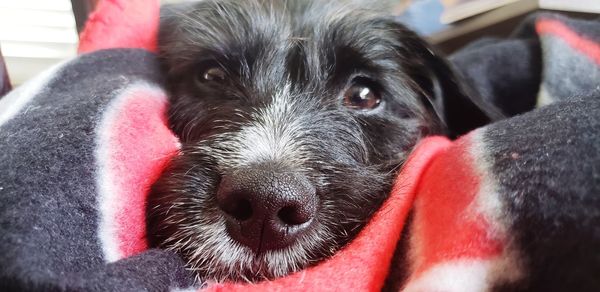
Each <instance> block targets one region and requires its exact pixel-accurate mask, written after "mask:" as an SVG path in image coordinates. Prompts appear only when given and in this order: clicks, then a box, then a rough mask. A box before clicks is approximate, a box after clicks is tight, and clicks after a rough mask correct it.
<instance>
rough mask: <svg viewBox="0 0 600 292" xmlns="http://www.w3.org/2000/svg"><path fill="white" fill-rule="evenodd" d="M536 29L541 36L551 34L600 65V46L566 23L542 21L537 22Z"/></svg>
mask: <svg viewBox="0 0 600 292" xmlns="http://www.w3.org/2000/svg"><path fill="white" fill-rule="evenodd" d="M535 29H536V31H537V32H538V34H540V35H544V34H551V35H555V36H558V37H560V38H562V39H563V40H565V41H566V42H567V43H568V44H569V45H570V46H571V47H573V48H575V49H577V50H578V51H580V52H581V53H583V54H585V55H586V56H588V57H590V58H591V59H592V60H593V61H594V62H596V63H597V64H598V65H600V44H598V43H597V42H594V41H592V40H589V39H587V38H585V37H583V36H581V35H579V34H577V33H576V32H574V31H573V30H571V28H569V27H568V26H567V25H565V24H564V23H562V22H560V21H558V20H554V19H540V20H538V21H537V22H536V24H535Z"/></svg>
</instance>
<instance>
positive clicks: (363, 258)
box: [207, 137, 451, 291]
mask: <svg viewBox="0 0 600 292" xmlns="http://www.w3.org/2000/svg"><path fill="white" fill-rule="evenodd" d="M450 144H451V142H450V141H449V140H447V139H446V138H443V137H432V138H427V139H425V140H423V141H422V142H421V143H420V144H419V146H418V147H417V148H416V149H415V151H414V152H413V153H412V154H411V156H410V158H409V159H408V161H407V162H406V164H405V165H404V167H403V170H402V172H401V173H400V175H399V176H398V179H397V180H396V182H395V184H394V188H393V190H392V193H391V195H390V197H389V198H388V200H386V202H385V203H384V205H383V206H382V207H381V209H380V210H379V211H378V212H377V213H376V214H375V215H374V216H373V218H372V219H371V221H370V222H369V224H368V225H367V226H366V227H365V228H364V229H363V230H362V232H361V233H360V234H359V235H358V237H357V238H356V239H355V240H354V241H352V242H351V243H350V244H349V245H348V246H347V247H346V248H344V249H342V250H341V251H340V252H338V253H337V254H336V255H335V256H334V257H332V258H331V259H329V260H327V261H325V262H323V263H321V264H319V265H317V266H315V267H312V268H309V269H306V270H304V271H301V272H298V273H295V274H292V275H290V276H287V277H285V278H281V279H277V280H274V281H266V282H261V283H258V284H254V285H244V284H216V285H212V286H209V287H208V288H207V290H208V291H379V290H381V287H382V286H383V283H384V280H385V277H386V276H387V273H388V271H389V268H390V262H391V258H392V255H393V253H394V250H395V248H396V244H397V242H398V239H399V238H400V232H401V231H402V227H403V226H404V223H405V220H406V216H407V214H408V212H409V210H410V208H411V207H412V204H413V199H414V195H415V190H416V188H417V185H418V183H419V178H420V177H421V175H422V174H423V172H424V171H425V170H426V169H427V167H428V165H429V162H430V161H432V160H433V159H434V157H436V156H438V155H440V153H442V152H444V151H445V150H446V149H447V148H448V147H449V146H450Z"/></svg>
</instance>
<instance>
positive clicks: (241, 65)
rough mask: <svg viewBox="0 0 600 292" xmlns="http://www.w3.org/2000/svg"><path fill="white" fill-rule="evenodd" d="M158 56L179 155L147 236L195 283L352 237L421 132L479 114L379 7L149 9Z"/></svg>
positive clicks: (422, 46) (154, 199) (266, 273)
mask: <svg viewBox="0 0 600 292" xmlns="http://www.w3.org/2000/svg"><path fill="white" fill-rule="evenodd" d="M159 55H160V58H161V61H162V66H163V69H164V71H165V72H166V84H167V88H168V91H169V94H170V98H171V99H170V103H171V105H170V109H169V123H170V126H171V128H172V130H173V132H174V133H175V134H176V135H177V136H178V137H179V138H180V140H181V145H182V146H181V150H180V153H179V155H177V156H176V157H175V158H174V159H173V161H172V162H171V163H170V165H169V166H168V167H167V168H166V170H165V171H164V173H163V174H162V175H161V177H160V178H159V180H158V181H157V182H156V183H155V184H154V185H153V187H152V189H151V194H150V196H149V201H148V207H147V217H148V219H147V227H148V238H149V242H150V244H151V246H153V247H159V248H164V249H168V250H173V251H175V252H177V253H178V254H179V255H181V256H182V258H183V259H184V260H185V261H186V262H187V267H188V268H189V269H190V270H192V271H193V272H194V273H195V274H196V275H197V276H198V279H202V281H217V282H220V281H258V280H262V279H272V278H276V277H281V276H284V275H286V274H289V273H292V272H294V271H298V270H300V269H303V268H305V267H307V266H310V265H314V264H315V263H317V262H319V261H321V260H323V259H326V258H327V257H329V256H331V255H333V254H334V253H335V252H336V251H337V250H339V249H340V248H342V247H343V246H344V245H346V244H347V243H348V242H349V241H350V240H352V238H354V237H355V236H356V235H357V234H358V232H359V231H360V230H361V228H362V227H363V226H364V225H365V224H366V222H368V220H369V218H370V217H371V216H372V215H373V213H374V212H375V211H376V210H377V209H378V208H379V206H380V205H381V204H382V202H383V201H384V200H385V199H386V196H387V195H388V193H389V192H390V189H391V186H392V182H393V180H394V178H395V176H396V174H397V172H398V170H399V168H400V167H401V166H402V164H403V162H404V161H405V159H406V158H407V156H408V155H409V153H410V152H411V150H412V149H413V147H414V146H415V145H416V144H417V142H418V141H419V140H420V139H422V138H423V137H425V136H428V135H432V134H443V135H448V136H450V137H455V136H458V135H460V134H462V133H465V132H467V131H469V130H470V129H473V128H476V127H479V126H481V125H484V124H486V123H488V122H489V121H490V120H492V119H494V115H495V113H494V111H493V109H490V108H489V107H487V106H486V105H485V103H484V102H483V101H482V100H481V99H479V98H477V97H475V96H473V95H471V94H468V92H467V91H468V90H466V89H465V88H464V86H463V85H462V84H461V82H460V81H459V80H458V78H457V76H456V75H455V73H454V72H453V70H452V68H451V67H450V65H449V64H448V63H447V62H446V61H445V60H444V58H443V57H441V56H439V55H437V54H436V53H435V52H434V50H433V49H432V48H430V46H429V45H428V44H427V43H426V42H425V41H424V40H422V39H421V38H420V37H418V36H417V35H416V34H415V33H413V32H412V31H410V30H409V29H407V28H406V27H404V26H403V25H401V24H399V23H397V22H396V21H395V20H394V19H393V18H392V17H391V16H389V17H388V16H385V15H383V14H382V13H380V12H378V11H376V10H369V9H365V8H364V7H361V6H357V5H356V4H352V3H344V2H342V1H319V0H312V1H276V0H250V1H236V0H205V1H201V2H197V3H193V4H184V5H180V6H173V7H171V8H169V9H163V12H162V16H161V26H160V31H159Z"/></svg>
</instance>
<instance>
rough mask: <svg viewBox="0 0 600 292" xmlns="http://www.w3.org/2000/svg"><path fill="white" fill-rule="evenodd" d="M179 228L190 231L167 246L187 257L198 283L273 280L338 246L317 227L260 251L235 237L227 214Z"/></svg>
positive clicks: (315, 260)
mask: <svg viewBox="0 0 600 292" xmlns="http://www.w3.org/2000/svg"><path fill="white" fill-rule="evenodd" d="M178 232H181V233H187V234H186V235H185V236H174V237H173V241H172V242H169V241H170V240H167V241H168V242H166V245H167V246H168V247H167V249H169V250H173V251H175V252H177V253H179V254H181V255H182V256H183V257H184V260H185V261H186V263H187V268H188V269H189V270H190V271H192V272H193V273H194V274H195V276H196V280H197V282H198V283H207V282H208V283H210V282H213V283H214V282H216V283H222V282H258V281H262V280H271V279H275V278H279V277H283V276H286V275H289V274H291V273H293V272H296V271H299V270H301V269H304V268H306V267H308V266H310V265H312V264H314V263H315V262H318V261H319V260H321V259H323V258H326V257H328V256H330V255H331V254H333V253H334V252H335V251H336V250H337V249H338V248H337V247H335V246H331V245H330V244H329V246H328V245H326V239H327V238H328V235H327V233H328V232H326V230H325V229H324V228H315V230H314V232H310V233H307V234H305V235H303V236H301V237H299V238H298V239H297V240H296V242H294V243H293V244H291V245H289V246H287V247H285V248H282V249H276V250H266V251H264V252H261V253H259V254H257V253H255V252H254V251H252V250H251V249H250V248H249V247H247V246H245V245H242V244H240V243H239V242H237V241H235V240H234V239H232V238H231V237H230V236H229V235H228V233H227V231H226V227H225V220H224V219H223V218H220V219H219V220H217V221H216V222H213V223H212V224H210V225H206V224H204V225H203V224H198V225H196V226H189V228H186V229H183V230H181V231H178ZM179 235H183V234H179ZM174 238H178V240H176V241H175V239H174ZM183 238H186V239H183Z"/></svg>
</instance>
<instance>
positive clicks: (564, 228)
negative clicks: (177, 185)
mask: <svg viewBox="0 0 600 292" xmlns="http://www.w3.org/2000/svg"><path fill="white" fill-rule="evenodd" d="M157 25H158V1H145V0H130V1H119V0H111V1H101V2H100V3H99V6H98V9H97V11H96V12H95V13H94V14H93V15H92V16H91V18H90V22H89V23H88V25H87V27H86V30H85V32H84V33H83V34H82V36H81V45H80V52H81V53H82V55H80V56H79V57H77V58H75V59H73V60H69V61H66V62H64V63H62V64H59V65H57V66H55V67H54V68H52V69H50V70H48V71H46V72H44V73H42V74H40V75H39V76H38V77H37V78H35V79H34V80H32V81H30V82H29V83H27V84H25V85H23V86H21V87H18V88H17V89H15V90H14V91H12V92H11V93H9V94H8V95H7V96H6V97H4V98H2V99H1V100H0V236H1V237H2V240H0V290H2V291H140V290H148V291H167V290H181V289H192V290H195V289H201V290H203V291H238V290H239V291H242V290H243V291H248V290H251V291H252V290H254V291H280V290H285V291H307V290H309V291H319V290H323V291H325V290H327V291H329V290H339V291H348V290H351V291H377V290H381V289H385V290H403V291H485V290H544V291H558V290H563V291H564V290H579V291H594V290H598V289H599V288H600V278H598V277H597V275H599V274H600V248H599V246H600V196H598V195H597V194H599V193H600V168H599V167H598V165H600V93H599V89H598V85H599V84H600V81H599V80H600V78H598V77H600V75H599V72H600V45H599V42H600V35H598V33H597V32H598V31H600V30H599V29H598V28H600V22H598V21H582V20H575V19H568V18H565V17H562V16H559V15H550V14H538V15H534V16H532V17H531V18H529V19H528V20H527V21H526V22H525V23H523V25H522V26H521V28H520V29H519V31H518V32H517V33H516V34H515V35H514V36H513V37H512V38H510V39H507V40H484V41H481V42H478V43H475V44H473V45H471V46H469V47H468V48H466V49H465V50H463V51H461V52H459V53H458V54H456V55H454V56H452V58H451V60H452V62H453V63H454V64H455V66H456V67H457V70H458V71H459V72H460V74H461V75H463V77H464V79H465V80H466V82H467V84H468V85H470V86H469V87H470V91H471V92H470V93H471V94H480V95H481V96H482V97H484V98H485V99H487V100H489V101H490V102H494V103H495V104H497V105H498V106H499V107H500V108H501V109H502V110H503V111H504V112H505V113H507V114H509V115H514V114H519V115H517V116H514V117H511V118H508V119H506V120H503V121H499V122H497V123H494V124H491V125H488V126H486V127H483V128H480V129H477V130H475V131H473V132H471V133H469V134H467V135H465V136H463V137H461V138H459V139H457V140H455V141H450V140H448V139H446V138H444V137H430V138H427V139H425V140H423V141H422V142H421V143H420V144H419V145H418V146H417V147H416V148H415V150H414V151H413V153H412V154H411V155H410V157H409V159H408V161H407V162H406V163H405V165H404V166H403V168H402V170H401V171H400V173H399V175H398V178H397V180H396V182H395V184H394V187H393V190H392V192H391V193H390V196H389V198H388V199H387V200H386V202H385V203H384V204H383V206H382V207H381V209H380V210H379V211H378V212H377V213H376V214H375V215H374V217H373V218H372V219H371V221H370V222H369V224H368V225H367V226H366V227H365V228H364V229H363V230H362V231H361V233H360V234H359V235H358V237H357V238H356V239H355V240H353V241H352V242H351V243H350V244H348V246H346V247H345V248H343V249H342V250H341V251H339V252H338V253H337V254H336V255H335V256H333V257H332V258H330V259H328V260H327V261H324V262H322V263H320V264H318V265H316V266H313V267H310V268H307V269H305V270H303V271H300V272H297V273H294V274H291V275H289V276H286V277H283V278H280V279H276V280H273V281H265V282H260V283H256V284H244V283H219V284H215V283H200V284H199V283H194V282H193V280H192V279H193V278H192V277H191V275H190V273H189V272H188V271H187V270H186V269H185V268H184V265H183V262H182V261H181V259H180V258H179V257H178V256H177V255H175V254H172V253H170V252H167V251H164V250H154V249H148V247H147V243H146V239H145V224H144V223H145V218H144V208H145V197H146V194H147V190H148V187H149V186H150V185H151V184H152V182H153V181H154V180H155V179H156V177H157V176H158V175H159V174H160V171H161V170H162V168H163V167H164V165H165V164H166V163H167V162H168V160H169V159H170V158H171V157H172V155H176V153H177V150H178V147H179V144H178V141H177V139H176V137H175V136H174V135H173V134H172V133H171V132H170V131H169V128H168V126H167V125H166V118H165V109H166V107H167V106H168V104H167V97H166V93H165V91H164V86H163V84H162V82H163V81H162V78H161V74H160V68H159V66H158V62H157V58H156V56H155V55H154V53H153V52H154V50H155V48H156V36H155V32H156V28H157ZM535 105H538V106H540V108H539V109H533V108H534V107H535ZM542 105H543V106H542Z"/></svg>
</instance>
